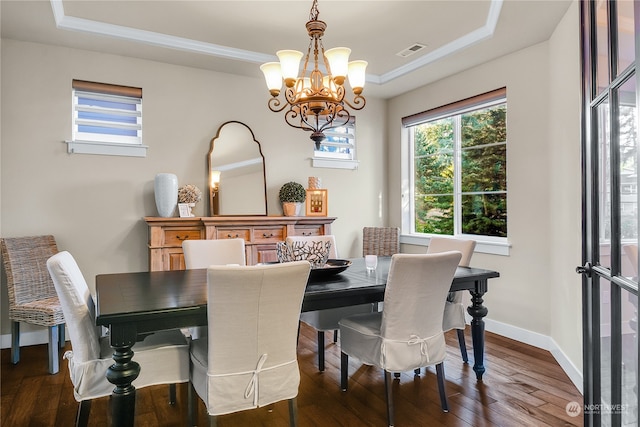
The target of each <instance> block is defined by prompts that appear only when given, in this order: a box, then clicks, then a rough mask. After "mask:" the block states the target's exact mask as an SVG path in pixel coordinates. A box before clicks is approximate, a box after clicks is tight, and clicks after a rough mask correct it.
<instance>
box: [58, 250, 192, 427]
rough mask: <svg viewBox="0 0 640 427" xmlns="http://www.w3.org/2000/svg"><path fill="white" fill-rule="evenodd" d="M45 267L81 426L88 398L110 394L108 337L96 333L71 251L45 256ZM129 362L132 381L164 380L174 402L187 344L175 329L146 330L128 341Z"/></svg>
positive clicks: (184, 376) (183, 377) (185, 369)
mask: <svg viewBox="0 0 640 427" xmlns="http://www.w3.org/2000/svg"><path fill="white" fill-rule="evenodd" d="M47 268H48V270H49V273H50V274H51V278H52V279H53V283H54V286H55V289H56V292H57V293H58V297H59V298H60V303H61V304H62V309H63V311H64V316H65V319H66V321H67V327H68V328H69V336H70V338H71V346H72V350H71V351H67V352H66V353H65V354H64V358H65V359H67V360H68V361H69V375H70V377H71V383H72V384H73V396H74V397H75V399H76V401H78V402H80V405H79V407H78V416H77V418H76V425H77V426H86V425H87V422H88V419H89V412H90V410H91V399H95V398H99V397H105V396H109V395H111V392H112V390H113V389H114V387H115V386H114V385H113V384H111V383H110V382H109V381H107V378H106V376H105V375H106V372H107V368H109V367H110V366H111V365H113V363H114V361H113V358H112V354H113V350H112V349H111V347H110V346H109V337H102V338H101V337H100V334H99V332H100V331H99V329H98V328H97V327H96V325H95V310H94V307H95V306H94V301H93V298H92V296H91V293H90V292H89V288H88V287H87V282H86V281H85V279H84V276H83V275H82V272H81V271H80V269H79V268H78V264H77V263H76V261H75V259H74V258H73V256H72V255H71V254H70V253H69V252H67V251H63V252H59V253H57V254H56V255H53V256H52V257H50V258H49V259H48V260H47ZM133 351H134V353H135V356H134V358H133V360H134V361H136V362H138V363H139V364H140V365H141V366H142V369H141V370H140V375H139V376H138V378H136V379H135V380H134V381H133V385H134V386H135V387H136V388H141V387H146V386H150V385H157V384H170V385H171V387H170V392H169V394H170V397H169V403H170V404H173V403H175V384H176V383H182V382H187V381H189V345H188V343H187V340H186V339H185V337H184V336H183V335H182V334H181V333H180V332H179V331H177V330H174V331H166V332H165V331H163V332H157V333H155V334H151V335H149V336H148V337H146V338H145V340H144V341H142V342H138V343H136V344H135V345H134V346H133Z"/></svg>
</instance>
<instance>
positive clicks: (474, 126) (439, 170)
mask: <svg viewBox="0 0 640 427" xmlns="http://www.w3.org/2000/svg"><path fill="white" fill-rule="evenodd" d="M506 123H507V103H506V90H505V89H500V90H497V91H494V92H490V93H487V94H483V95H480V96H478V97H474V98H470V99H467V100H463V101H460V102H458V103H454V104H450V105H446V106H444V107H440V108H438V109H435V110H430V111H427V112H424V113H420V114H417V115H414V116H410V117H406V118H404V119H403V124H404V126H405V127H407V128H408V134H409V138H408V141H409V158H410V159H409V164H410V166H409V174H408V175H409V176H408V177H407V178H408V182H409V183H410V184H409V189H410V191H409V197H410V215H409V216H410V220H409V221H408V222H409V224H403V233H408V234H427V235H428V234H438V235H449V236H465V235H466V236H468V237H470V238H476V239H477V238H478V237H479V236H483V237H486V238H489V239H491V238H497V239H505V238H506V237H507V126H506Z"/></svg>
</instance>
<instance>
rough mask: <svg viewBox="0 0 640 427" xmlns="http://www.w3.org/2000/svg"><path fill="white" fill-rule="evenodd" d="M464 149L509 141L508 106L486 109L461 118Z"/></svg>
mask: <svg viewBox="0 0 640 427" xmlns="http://www.w3.org/2000/svg"><path fill="white" fill-rule="evenodd" d="M461 131H462V135H461V138H462V148H466V147H475V146H478V145H484V144H495V143H497V142H505V141H506V140H507V106H506V105H500V106H497V107H491V108H486V109H483V110H477V111H473V112H471V113H466V114H463V115H462V117H461Z"/></svg>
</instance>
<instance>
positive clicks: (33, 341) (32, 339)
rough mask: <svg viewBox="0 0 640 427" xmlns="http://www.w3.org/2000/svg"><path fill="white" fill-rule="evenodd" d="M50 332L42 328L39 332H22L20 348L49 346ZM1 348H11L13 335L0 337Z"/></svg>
mask: <svg viewBox="0 0 640 427" xmlns="http://www.w3.org/2000/svg"><path fill="white" fill-rule="evenodd" d="M48 343H49V330H48V328H42V329H41V330H37V331H25V332H22V331H20V347H26V346H28V345H38V344H48ZM0 347H1V348H11V334H6V335H0Z"/></svg>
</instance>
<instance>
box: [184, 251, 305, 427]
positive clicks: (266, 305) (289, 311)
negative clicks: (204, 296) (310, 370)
mask: <svg viewBox="0 0 640 427" xmlns="http://www.w3.org/2000/svg"><path fill="white" fill-rule="evenodd" d="M310 268H311V267H310V264H309V262H307V261H293V262H288V263H283V264H261V265H255V266H247V267H241V266H228V265H225V266H211V267H209V268H208V271H207V285H208V302H207V313H208V314H207V315H208V323H209V327H208V334H207V336H206V337H204V338H201V339H197V340H194V341H192V345H191V384H192V387H189V402H190V405H189V406H190V410H189V414H190V421H191V423H190V425H193V423H194V421H195V420H196V419H197V405H196V402H195V395H194V393H193V390H195V392H196V393H197V394H198V396H199V397H200V399H202V401H203V402H204V404H205V406H206V408H207V412H208V414H209V421H210V425H215V423H216V417H215V416H216V415H222V414H228V413H232V412H237V411H243V410H247V409H253V408H258V407H263V406H265V405H269V404H272V403H275V402H278V401H281V400H289V415H290V421H291V425H296V418H297V415H296V413H297V408H296V401H295V398H296V396H297V395H298V386H299V384H300V371H299V368H298V359H297V354H296V341H297V338H296V337H297V331H298V319H299V317H300V309H301V307H302V299H303V297H304V291H305V288H306V285H307V280H308V278H309V271H310Z"/></svg>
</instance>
